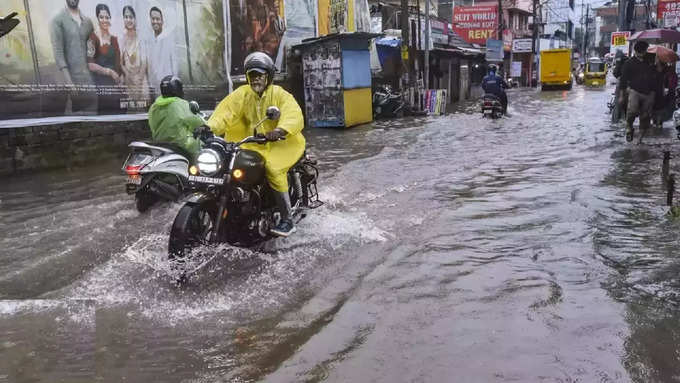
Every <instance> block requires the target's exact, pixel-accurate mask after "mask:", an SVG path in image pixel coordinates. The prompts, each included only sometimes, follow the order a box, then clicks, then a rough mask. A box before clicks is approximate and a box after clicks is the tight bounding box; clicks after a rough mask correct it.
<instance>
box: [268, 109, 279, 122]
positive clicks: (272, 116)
mask: <svg viewBox="0 0 680 383" xmlns="http://www.w3.org/2000/svg"><path fill="white" fill-rule="evenodd" d="M279 117H281V110H280V109H279V108H277V107H275V106H270V107H269V108H267V119H269V120H278V119H279Z"/></svg>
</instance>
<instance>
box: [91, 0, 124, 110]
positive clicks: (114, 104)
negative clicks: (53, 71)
mask: <svg viewBox="0 0 680 383" xmlns="http://www.w3.org/2000/svg"><path fill="white" fill-rule="evenodd" d="M95 16H96V17H97V22H98V24H99V26H98V27H95V28H94V31H93V32H92V33H91V34H90V38H89V39H88V40H87V62H88V68H89V69H90V71H91V72H92V77H93V78H94V83H95V85H97V98H98V104H99V106H98V111H99V114H102V112H117V111H119V110H120V93H119V90H118V89H114V88H113V87H114V85H118V84H121V83H122V82H123V77H122V74H123V70H122V68H121V65H120V48H119V46H118V39H117V38H116V36H113V35H111V33H110V31H109V28H111V11H109V7H108V6H107V5H106V4H97V7H96V8H95Z"/></svg>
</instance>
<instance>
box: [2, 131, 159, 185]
mask: <svg viewBox="0 0 680 383" xmlns="http://www.w3.org/2000/svg"><path fill="white" fill-rule="evenodd" d="M150 136H151V132H150V131H149V127H148V125H147V122H146V120H134V121H97V122H91V121H87V122H68V123H62V124H53V125H43V126H27V127H17V128H0V175H3V176H4V175H11V174H17V173H20V172H27V171H38V170H47V169H54V168H65V167H66V168H68V167H74V166H83V165H85V164H87V163H88V162H91V161H98V160H103V159H110V158H120V160H121V164H122V162H123V160H124V156H125V153H126V152H127V144H128V143H129V142H130V141H134V140H137V139H147V138H149V137H150Z"/></svg>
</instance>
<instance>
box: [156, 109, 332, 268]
mask: <svg viewBox="0 0 680 383" xmlns="http://www.w3.org/2000/svg"><path fill="white" fill-rule="evenodd" d="M279 116H280V111H279V110H278V108H276V107H269V108H267V118H265V119H264V120H262V121H260V123H258V124H257V126H259V125H261V124H262V123H263V122H264V121H265V120H267V119H270V120H276V119H278V118H279ZM257 126H256V128H257ZM207 134H210V133H207ZM203 142H204V146H203V148H202V149H201V151H200V153H199V155H198V157H197V161H196V162H197V164H196V165H195V166H191V167H190V169H189V173H190V175H189V184H190V187H191V189H192V193H191V195H189V196H188V197H187V198H186V200H185V202H184V206H182V208H181V209H180V210H179V212H178V213H177V216H176V217H175V221H174V223H173V224H172V229H171V231H170V241H169V246H168V252H169V258H170V259H171V260H175V261H179V262H184V261H186V260H188V258H187V257H189V256H191V250H192V249H194V248H196V247H198V246H201V245H209V244H216V243H224V242H226V243H229V244H231V245H234V246H242V247H247V246H252V245H255V244H257V243H259V242H262V241H265V240H267V239H270V238H271V237H272V235H271V234H270V232H269V230H270V228H273V227H275V226H276V225H277V224H278V222H279V220H280V213H279V211H278V208H277V205H276V202H275V200H274V196H273V193H272V189H271V188H270V186H269V183H268V182H267V180H266V178H265V167H264V164H265V161H264V158H263V157H262V156H261V155H260V154H259V153H257V152H255V151H252V150H247V149H242V148H241V146H242V145H243V144H246V143H249V142H254V143H258V144H264V143H266V142H267V139H266V138H265V137H264V136H258V135H256V136H250V137H246V138H245V139H243V140H241V141H240V142H227V141H226V140H224V139H222V138H221V137H216V136H212V137H207V138H205V137H204V138H203ZM318 176H319V171H318V168H317V167H316V161H314V160H312V159H311V158H310V157H309V156H308V155H307V154H306V153H305V154H304V155H303V156H302V158H300V160H299V161H298V162H297V163H296V164H295V165H294V166H293V167H292V168H291V169H290V170H289V172H288V182H289V184H290V185H291V189H290V192H289V193H290V201H291V205H292V207H293V211H292V214H293V218H294V219H301V218H302V217H303V215H302V210H303V209H305V208H308V209H315V208H317V207H319V206H321V205H322V204H323V203H322V202H320V201H319V195H318V192H317V187H316V181H317V178H318Z"/></svg>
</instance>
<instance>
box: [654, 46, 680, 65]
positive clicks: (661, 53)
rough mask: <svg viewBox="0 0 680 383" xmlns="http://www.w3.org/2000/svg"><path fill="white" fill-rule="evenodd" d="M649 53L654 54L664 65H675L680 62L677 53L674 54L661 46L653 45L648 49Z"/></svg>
mask: <svg viewBox="0 0 680 383" xmlns="http://www.w3.org/2000/svg"><path fill="white" fill-rule="evenodd" d="M647 52H648V53H654V54H655V55H656V57H658V58H659V61H661V62H664V63H673V62H676V61H678V60H680V58H679V57H678V55H677V53H675V52H673V50H672V49H669V48H666V47H664V46H661V45H651V46H650V47H649V48H648V49H647Z"/></svg>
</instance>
